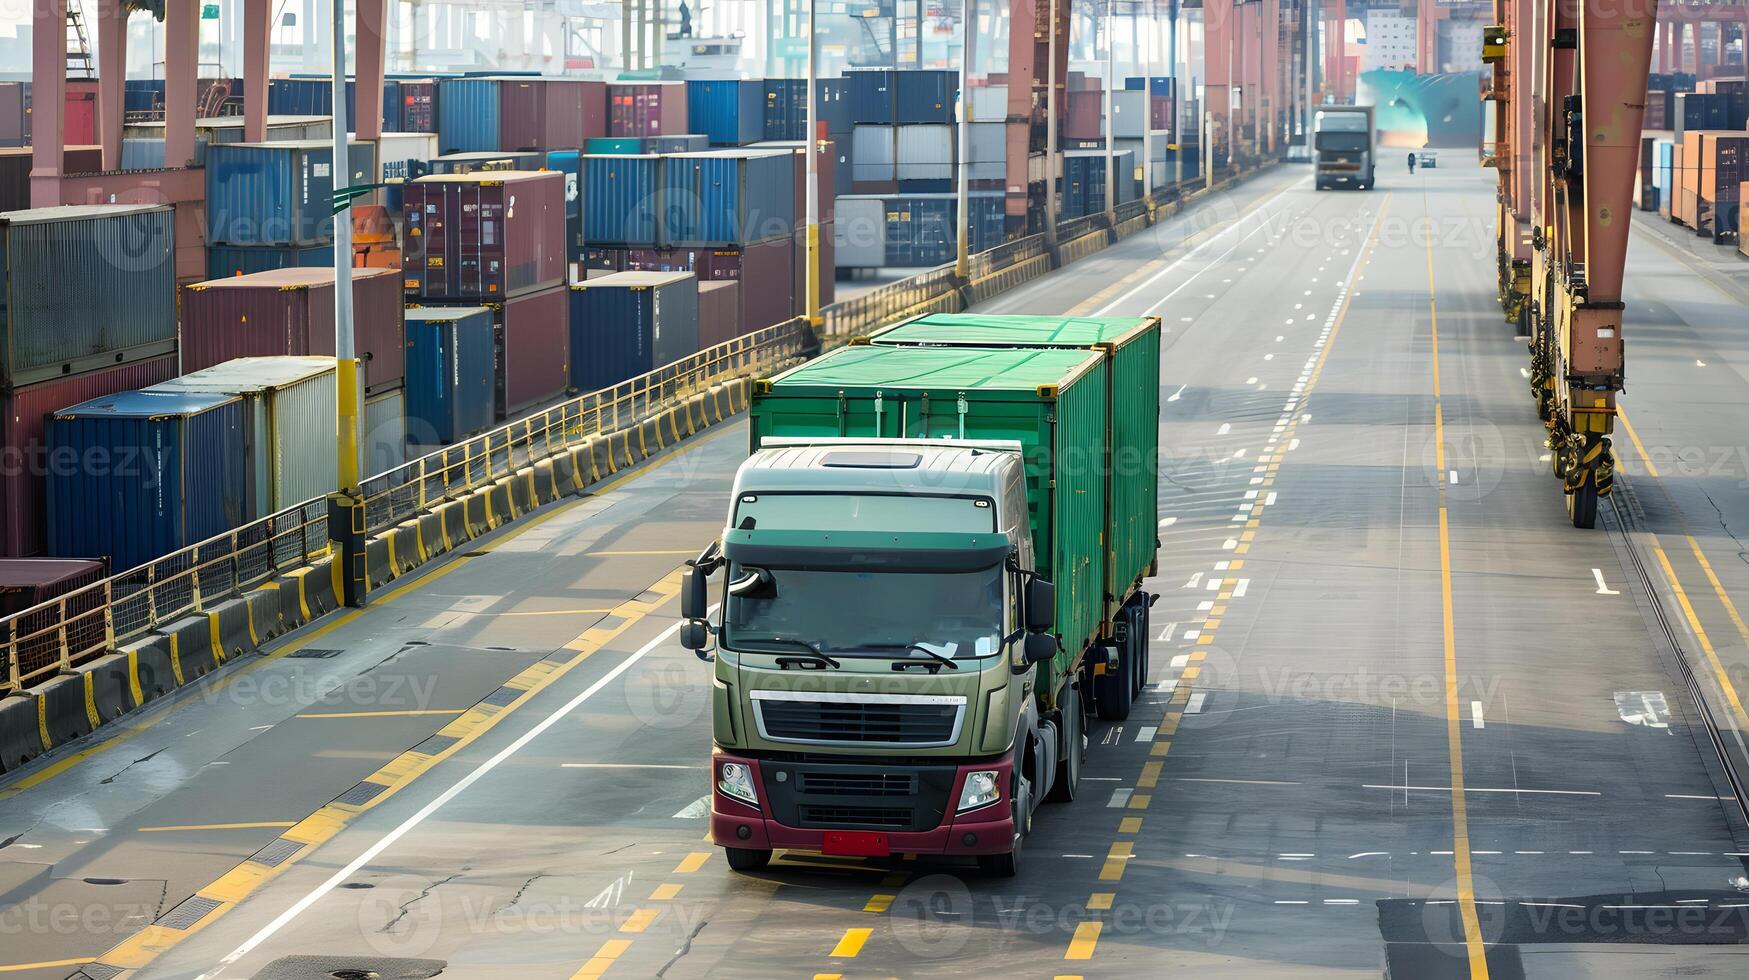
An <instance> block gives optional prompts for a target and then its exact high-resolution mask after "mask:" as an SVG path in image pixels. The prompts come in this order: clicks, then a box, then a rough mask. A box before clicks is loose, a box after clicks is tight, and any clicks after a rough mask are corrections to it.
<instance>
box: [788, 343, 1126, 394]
mask: <svg viewBox="0 0 1749 980" xmlns="http://www.w3.org/2000/svg"><path fill="white" fill-rule="evenodd" d="M1103 356H1104V355H1102V354H1098V353H1093V352H1089V351H1085V350H1073V349H1070V350H1052V349H1010V348H1004V349H973V348H954V347H875V346H869V345H856V346H851V347H841V348H839V349H838V350H835V351H833V352H832V353H830V354H827V355H826V356H824V357H821V358H819V359H817V360H813V361H809V362H808V363H806V364H803V365H800V366H799V367H794V368H791V369H790V370H788V371H785V372H784V373H782V374H780V375H778V376H777V377H775V378H772V379H771V380H770V381H765V382H761V383H760V384H761V386H762V387H763V388H764V389H765V390H766V391H779V392H780V391H782V389H783V388H784V387H785V386H786V385H796V386H801V385H819V386H834V387H839V388H866V389H886V390H910V391H917V390H934V389H943V388H948V389H959V390H962V391H963V390H973V389H975V390H980V391H1016V392H1026V393H1027V394H1028V395H1029V396H1030V397H1046V398H1049V397H1055V394H1056V391H1057V389H1059V388H1066V387H1068V385H1069V384H1070V382H1072V381H1074V380H1075V379H1076V378H1078V377H1080V376H1081V375H1082V374H1084V373H1086V372H1087V371H1089V370H1091V369H1093V368H1095V367H1097V366H1098V365H1099V363H1100V361H1101V359H1102V358H1103Z"/></svg>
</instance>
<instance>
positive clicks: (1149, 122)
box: [1142, 0, 1159, 201]
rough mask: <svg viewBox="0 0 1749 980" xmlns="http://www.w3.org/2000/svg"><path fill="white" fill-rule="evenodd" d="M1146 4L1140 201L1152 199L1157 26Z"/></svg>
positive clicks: (1147, 0) (1149, 4)
mask: <svg viewBox="0 0 1749 980" xmlns="http://www.w3.org/2000/svg"><path fill="white" fill-rule="evenodd" d="M1143 2H1144V3H1146V4H1147V14H1148V29H1147V30H1146V31H1145V32H1144V33H1143V35H1142V37H1143V38H1144V41H1143V43H1142V200H1144V201H1149V200H1152V199H1153V197H1154V41H1155V40H1156V38H1155V32H1156V31H1158V30H1159V24H1158V23H1157V22H1156V21H1155V19H1154V0H1143Z"/></svg>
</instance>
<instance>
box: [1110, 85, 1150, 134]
mask: <svg viewBox="0 0 1749 980" xmlns="http://www.w3.org/2000/svg"><path fill="white" fill-rule="evenodd" d="M1147 125H1148V93H1146V92H1143V91H1142V90H1140V89H1120V90H1118V91H1116V92H1113V93H1112V94H1111V132H1112V135H1113V136H1115V137H1116V138H1118V139H1120V140H1122V139H1141V138H1142V133H1143V132H1144V131H1145V130H1146V128H1147Z"/></svg>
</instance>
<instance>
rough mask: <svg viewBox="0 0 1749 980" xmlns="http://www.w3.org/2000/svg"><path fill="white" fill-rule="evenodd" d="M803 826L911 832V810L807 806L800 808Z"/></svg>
mask: <svg viewBox="0 0 1749 980" xmlns="http://www.w3.org/2000/svg"><path fill="white" fill-rule="evenodd" d="M798 810H799V812H800V816H801V825H802V826H803V827H809V828H820V827H836V828H859V829H864V830H910V829H911V808H910V807H890V806H806V805H803V806H801V807H799V808H798Z"/></svg>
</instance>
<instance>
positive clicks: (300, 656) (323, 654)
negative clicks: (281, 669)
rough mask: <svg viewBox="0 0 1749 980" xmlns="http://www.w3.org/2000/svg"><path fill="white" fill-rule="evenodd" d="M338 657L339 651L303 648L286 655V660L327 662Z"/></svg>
mask: <svg viewBox="0 0 1749 980" xmlns="http://www.w3.org/2000/svg"><path fill="white" fill-rule="evenodd" d="M338 656H340V651H339V650H329V649H326V648H323V647H304V648H303V649H302V650H293V651H292V652H291V653H288V654H286V659H288V660H327V659H329V658H331V657H338Z"/></svg>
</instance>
